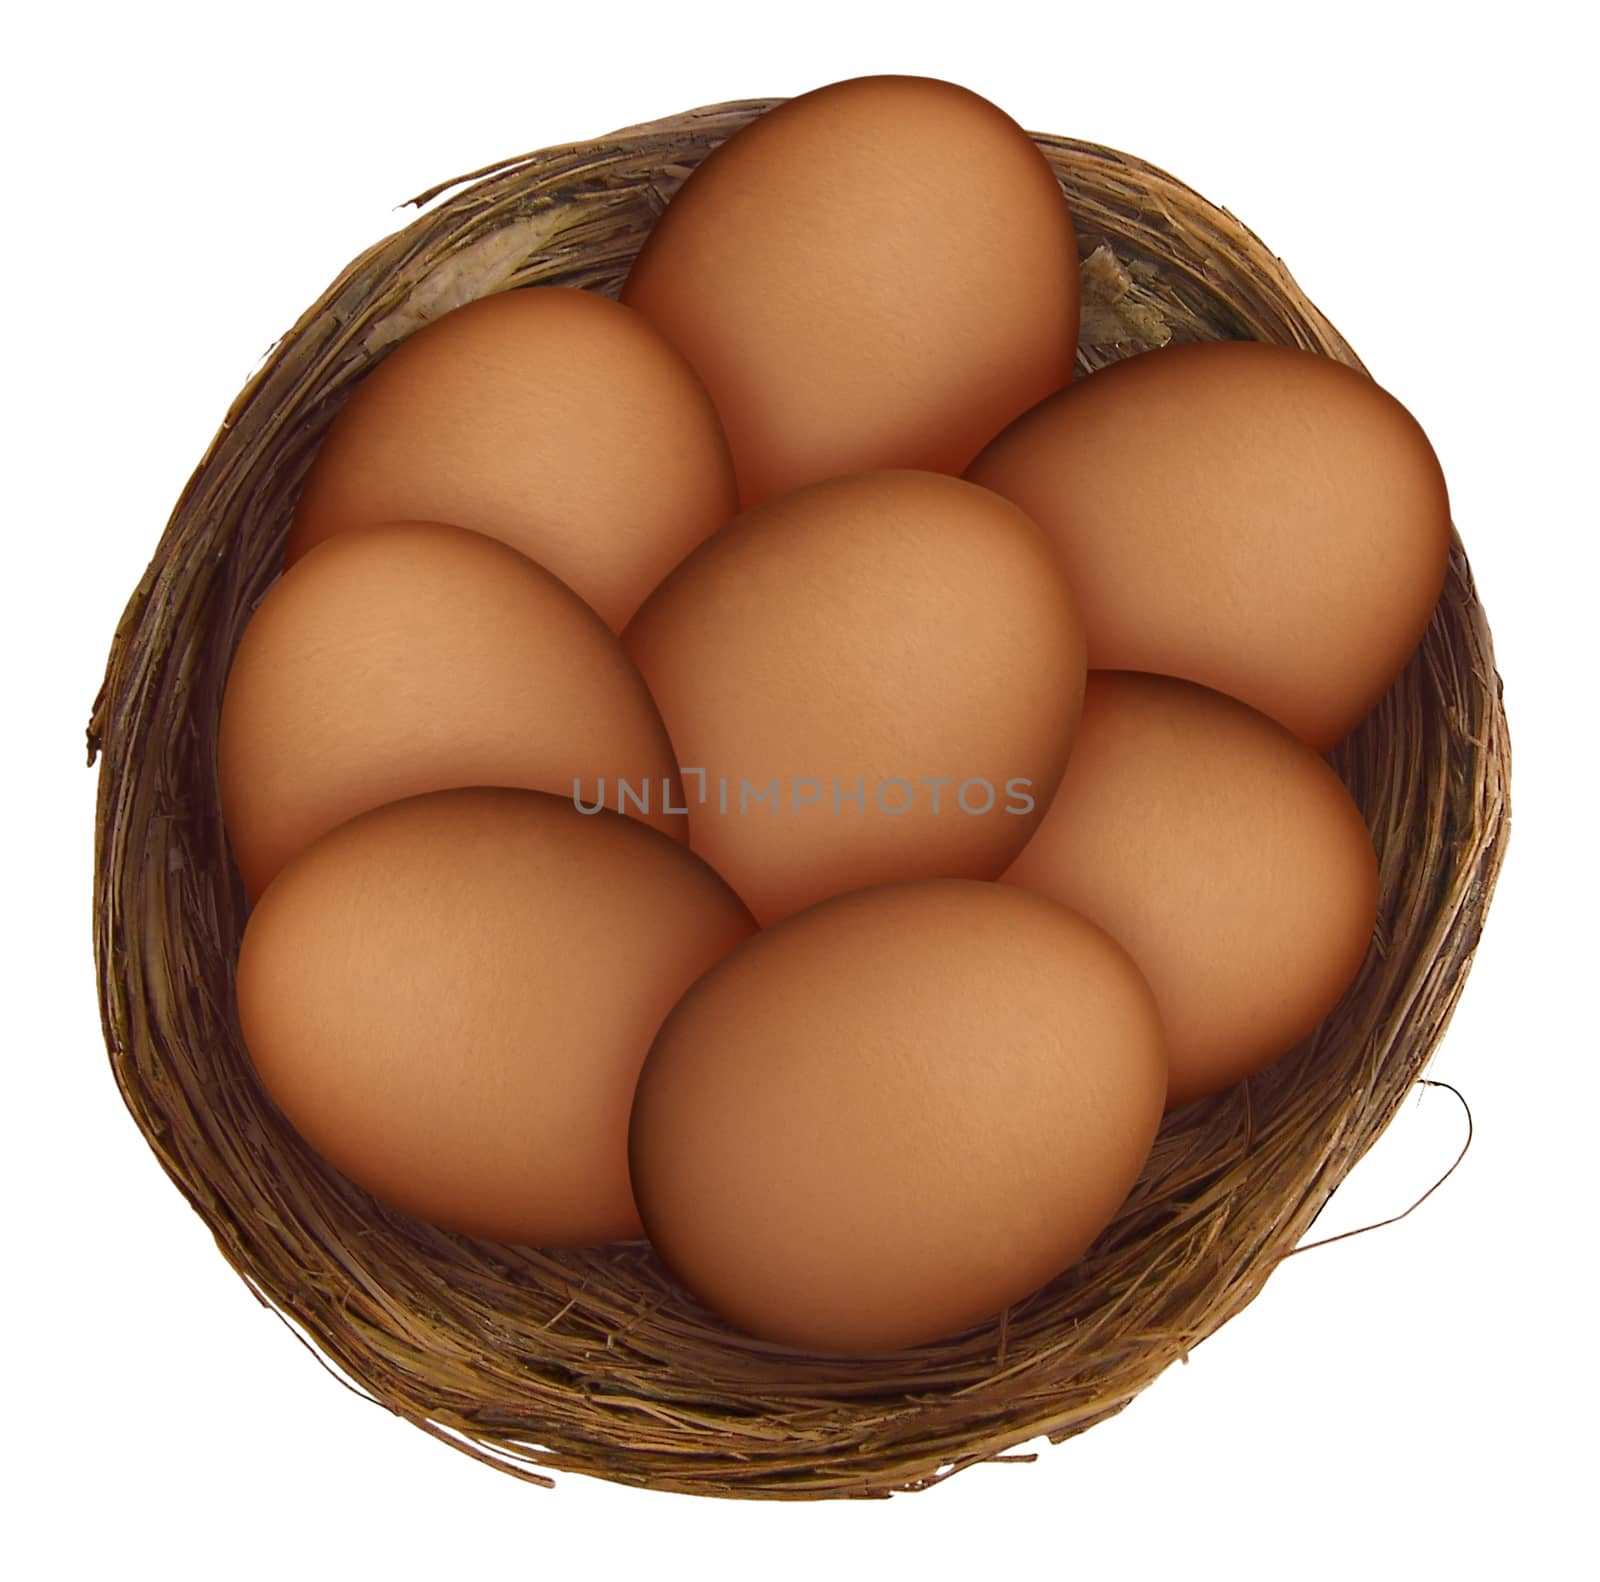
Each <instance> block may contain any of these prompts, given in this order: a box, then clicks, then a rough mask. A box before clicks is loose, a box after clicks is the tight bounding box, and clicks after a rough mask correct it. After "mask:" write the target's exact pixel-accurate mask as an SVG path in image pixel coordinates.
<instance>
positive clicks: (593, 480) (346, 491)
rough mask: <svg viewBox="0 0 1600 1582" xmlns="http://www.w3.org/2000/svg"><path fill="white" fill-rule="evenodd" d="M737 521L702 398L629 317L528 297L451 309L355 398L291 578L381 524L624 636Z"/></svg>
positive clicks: (327, 450) (312, 500) (295, 546)
mask: <svg viewBox="0 0 1600 1582" xmlns="http://www.w3.org/2000/svg"><path fill="white" fill-rule="evenodd" d="M736 508H737V492H736V490H735V487H734V479H733V470H732V462H731V459H730V457H729V454H728V447H727V441H726V439H725V438H724V436H723V433H722V429H721V427H720V425H719V424H718V422H717V417H716V413H715V411H714V410H713V408H712V405H711V402H710V400H709V398H708V397H707V395H706V391H705V388H704V386H702V385H701V383H700V381H699V380H698V379H697V378H696V377H695V375H694V373H693V372H692V371H691V369H690V368H689V366H688V364H687V363H685V362H684V360H683V358H682V357H681V356H680V355H679V354H678V353H677V352H676V351H674V350H673V349H672V347H670V346H669V345H668V344H667V343H666V342H665V341H664V340H662V338H661V337H660V336H659V335H658V334H657V333H656V332H655V331H654V330H653V329H651V327H650V326H649V324H647V323H646V322H645V321H644V319H642V318H641V317H640V316H639V315H638V314H637V313H635V312H633V311H632V310H631V309H629V308H625V307H622V306H621V305H620V304H618V303H616V302H612V301H610V300H609V299H608V298H606V297H602V296H598V295H596V294H595V293H593V292H587V291H574V290H569V289H567V288H564V287H557V286H534V287H529V288H526V289H523V290H517V291H506V292H501V293H499V294H498V295H496V296H490V297H484V298H481V299H480V300H478V301H476V302H471V303H468V304H467V305H466V306H465V307H461V308H457V309H455V310H454V311H453V312H451V313H447V314H445V315H444V316H443V317H442V318H440V319H437V320H435V321H434V322H433V323H432V324H430V325H428V326H427V327H426V328H425V329H422V330H419V331H417V332H416V333H415V334H413V335H411V336H410V337H408V338H407V339H406V340H404V341H402V342H401V344H400V345H399V346H398V347H397V348H396V349H395V350H394V351H392V352H391V353H390V354H389V355H388V357H386V358H385V359H384V360H383V361H382V362H381V363H379V364H378V365H377V367H376V368H374V369H373V370H372V371H371V372H370V373H369V374H367V375H366V377H365V378H364V379H363V380H362V381H361V383H360V384H359V385H357V386H356V388H355V390H354V392H353V393H352V394H351V396H350V398H349V400H348V401H347V402H346V404H345V406H344V407H343V408H342V410H341V411H340V412H339V414H338V416H337V417H336V418H335V419H334V421H333V423H332V425H331V426H330V428H329V430H328V432H327V434H326V435H325V436H324V437H323V440H322V443H321V445H320V447H319V448H318V450H317V455H316V459H315V461H314V462H313V463H312V466H311V471H310V474H309V475H308V477H307V479H306V483H305V487H304V490H303V491H302V493H301V496H300V500H299V503H298V505H297V506H296V509H295V516H294V525H293V528H292V530H291V532H290V534H289V543H288V549H287V563H288V564H290V565H293V564H294V562H295V561H296V560H297V559H298V558H299V557H300V556H301V555H303V554H304V553H305V552H306V551H307V550H308V549H310V548H311V547H312V545H314V544H317V543H320V542H321V541H322V540H323V539H325V538H327V537H328V536H329V535H331V534H333V533H337V532H342V531H344V530H346V529H347V528H351V527H357V526H360V525H362V524H364V523H370V522H383V521H399V520H414V521H434V522H453V523H455V524H456V525H458V526H460V527H469V528H472V529H474V530H475V531H477V532H480V533H487V534H488V535H489V536H490V537H491V538H498V539H500V540H501V541H502V542H504V543H507V544H510V545H511V546H512V547H513V548H514V549H519V550H521V551H522V553H523V554H525V555H527V556H529V557H530V558H531V559H533V560H536V561H538V562H539V564H540V565H542V566H545V567H547V568H548V569H549V570H551V571H553V572H554V573H555V574H556V576H558V577H560V578H561V580H562V581H563V582H565V583H567V584H568V585H569V586H570V587H571V588H572V589H573V590H574V591H575V592H577V594H578V595H579V596H580V597H581V598H583V599H585V600H586V601H587V602H588V603H589V604H591V605H592V606H593V607H594V608H595V609H596V610H598V611H599V613H600V615H601V617H602V618H603V619H604V620H605V622H606V623H607V625H609V626H610V627H611V628H612V630H614V631H618V630H620V629H621V628H622V626H623V625H624V624H625V623H626V621H627V619H628V617H629V616H630V615H632V614H633V612H634V610H635V609H637V608H638V605H639V602H640V600H642V599H643V598H644V596H645V595H646V594H647V593H648V592H649V591H650V590H651V589H652V588H653V587H654V586H655V585H656V584H657V583H658V582H659V581H660V580H661V579H662V578H663V577H664V576H666V574H667V573H668V572H669V571H670V570H671V569H672V568H673V566H675V565H676V564H677V563H678V561H680V560H682V559H683V557H684V556H685V555H686V554H688V553H689V551H690V550H691V549H693V548H694V546H695V545H696V544H698V543H699V542H700V540H701V539H703V538H705V537H706V536H707V534H709V533H712V532H714V531H715V530H716V529H717V528H718V527H720V526H721V525H722V524H723V523H724V522H725V521H727V519H728V518H729V517H730V516H732V515H733V513H734V511H735V510H736Z"/></svg>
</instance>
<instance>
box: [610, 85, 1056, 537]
mask: <svg viewBox="0 0 1600 1582" xmlns="http://www.w3.org/2000/svg"><path fill="white" fill-rule="evenodd" d="M622 300H623V301H624V302H626V303H627V304H628V305H629V306H630V307H634V308H637V309H638V310H639V311H640V312H641V313H642V314H643V315H644V316H645V317H646V318H647V319H649V320H650V322H651V323H652V324H654V325H655V326H656V327H657V328H658V329H659V330H660V331H661V332H662V333H663V334H664V335H665V336H666V337H667V339H668V340H670V341H671V342H672V343H673V344H674V345H675V346H677V347H678V348H679V350H681V351H682V352H683V353H684V355H685V356H686V357H687V358H688V359H689V361H690V362H691V363H692V364H693V365H694V367H695V369H696V370H697V371H698V373H699V374H700V377H701V378H702V379H704V380H705V382H706V386H707V388H708V389H709V390H710V391H711V395H712V399H713V400H714V401H715V403H716V406H717V410H718V412H719V413H720V414H721V416H722V421H723V425H724V427H725V428H726V430H727V433H728V438H729V441H730V443H731V444H732V447H733V455H734V463H735V466H736V468H737V470H738V477H739V492H740V499H741V502H742V503H743V504H745V505H751V504H754V503H755V502H757V501H759V500H763V499H765V498H766V497H767V496H768V495H772V494H778V493H781V492H782V491H784V490H788V489H793V488H797V487H799V486H800V485H802V484H807V483H813V482H815V481H817V480H818V479H820V478H827V477H832V476H835V475H836V474H839V473H846V472H862V471H867V470H870V469H875V468H883V467H918V468H927V469H930V470H933V471H944V472H960V471H961V469H962V468H963V467H965V466H966V465H967V463H968V462H969V461H971V460H972V458H973V457H974V456H975V455H976V454H977V452H978V450H979V448H980V447H981V446H982V445H983V444H984V443H985V441H987V440H988V439H989V438H990V437H991V436H992V435H993V434H994V433H995V432H996V431H997V430H999V429H1000V428H1001V427H1002V426H1003V425H1005V424H1006V423H1008V422H1010V421H1011V419H1012V418H1014V417H1016V416H1017V415H1018V414H1019V413H1020V412H1023V411H1025V410H1026V409H1027V408H1028V407H1030V406H1032V405H1033V404H1034V402H1036V401H1039V400H1041V399H1042V398H1043V397H1044V396H1046V395H1048V394H1049V393H1050V392H1051V391H1052V390H1057V389H1059V388H1060V387H1061V386H1062V385H1064V384H1065V383H1066V382H1067V380H1068V379H1069V378H1070V377H1071V375H1072V365H1073V358H1074V354H1075V351H1076V346H1077V335H1078V253H1077V246H1076V243H1075V241H1074V238H1073V232H1072V222H1071V220H1070V218H1069V217H1068V214H1067V209H1066V204H1065V202H1064V201H1063V199H1062V195H1061V189H1060V187H1059V186H1058V185H1057V183H1056V179H1055V176H1054V174H1053V173H1052V171H1051V169H1050V167H1049V165H1048V164H1047V163H1046V162H1045V159H1044V156H1043V155H1042V154H1041V153H1040V152H1039V150H1038V149H1037V148H1036V147H1035V146H1034V144H1033V142H1032V140H1031V139H1030V138H1029V137H1028V135H1027V134H1026V133H1025V132H1024V131H1023V130H1022V129H1021V128H1020V127H1019V126H1018V125H1017V124H1016V122H1015V121H1013V120H1012V119H1011V118H1010V117H1009V116H1008V115H1006V114H1004V113H1003V112H1002V111H1000V110H998V109H996V107H995V106H994V105H992V104H990V103H989V102H988V101H987V100H986V99H981V98H979V97H978V96H977V95H976V94H974V93H970V92H969V91H968V90H966V89H965V88H959V87H956V86H955V85H954V84H952V83H948V82H937V81H933V80H931V79H928V78H924V77H861V78H856V79H854V80H852V81H849V82H840V83H835V84H833V85H832V86H830V87H826V88H819V89H817V90H816V91H815V92H813V93H808V94H804V95H802V96H801V97H800V98H798V99H792V100H790V101H789V102H788V103H787V104H783V105H780V106H778V107H777V108H775V109H772V110H769V111H768V112H767V113H766V114H764V115H762V116H761V117H760V118H759V119H758V120H756V121H754V122H752V123H751V124H750V125H749V126H747V127H746V128H744V129H743V130H742V131H740V132H738V133H736V134H735V135H734V136H733V137H732V138H730V139H729V140H728V142H726V143H725V144H723V145H722V147H720V148H719V149H717V150H716V151H715V152H713V153H712V154H711V156H710V157H709V158H708V159H707V160H706V161H705V162H704V163H703V164H702V165H701V166H700V167H699V169H698V170H697V171H695V173H694V174H693V175H692V176H690V177H689V179H688V180H687V181H686V182H685V183H684V185H683V187H682V189H681V190H680V191H679V192H678V194H677V196H676V197H674V198H673V200H672V201H671V203H670V204H669V205H668V206H667V210H666V212H665V214H663V215H662V217H661V218H660V219H659V220H658V221H657V222H656V224H655V226H654V228H653V230H652V231H651V233H650V236H649V237H648V239H647V240H646V242H645V244H644V247H643V249H642V250H641V251H640V254H639V257H638V259H637V261H636V262H635V264H634V266H633V270H632V272H631V273H630V275H629V276H628V280H627V283H626V285H625V286H624V287H623V291H622Z"/></svg>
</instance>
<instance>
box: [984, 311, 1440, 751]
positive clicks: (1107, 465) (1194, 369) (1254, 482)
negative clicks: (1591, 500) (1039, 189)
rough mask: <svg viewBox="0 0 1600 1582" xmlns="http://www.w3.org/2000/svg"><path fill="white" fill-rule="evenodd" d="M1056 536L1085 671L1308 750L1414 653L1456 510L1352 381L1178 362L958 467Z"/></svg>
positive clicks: (1113, 369)
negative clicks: (1173, 683)
mask: <svg viewBox="0 0 1600 1582" xmlns="http://www.w3.org/2000/svg"><path fill="white" fill-rule="evenodd" d="M967 476H968V477H969V478H970V479H972V480H973V481H974V482H975V483H981V484H982V485H984V487H985V488H989V489H994V490H997V491H998V492H999V493H1001V494H1003V495H1005V496H1006V497H1007V498H1008V499H1011V500H1015V501H1016V503H1017V504H1018V505H1020V506H1021V507H1022V508H1023V510H1025V511H1026V512H1028V514H1029V515H1030V516H1032V517H1033V518H1034V519H1035V520H1036V521H1037V522H1038V523H1039V525H1040V526H1041V527H1043V528H1044V529H1045V531H1046V532H1047V533H1049V534H1050V536H1051V537H1052V538H1053V539H1054V541H1055V543H1056V546H1057V548H1058V549H1059V550H1060V552H1061V556H1062V561H1063V563H1064V564H1065V566H1066V568H1067V576H1068V578H1069V579H1070V581H1071V583H1072V587H1073V591H1074V592H1075V593H1076V594H1077V596H1078V599H1079V602H1080V604H1081V605H1082V608H1083V611H1084V621H1085V625H1086V627H1087V631H1088V639H1089V664H1090V666H1091V667H1092V668H1094V669H1111V670H1149V671H1155V672H1158V673H1160V674H1162V675H1172V676H1184V677H1187V678H1188V679H1189V680H1191V681H1198V682H1200V683H1202V684H1204V685H1206V686H1209V687H1215V688H1216V689H1218V690H1219V691H1222V692H1226V693H1229V694H1230V695H1231V696H1233V697H1237V698H1242V699H1243V700H1244V701H1245V702H1246V703H1249V704H1250V705H1251V706H1252V707H1254V708H1257V709H1260V710H1261V711H1262V712H1263V713H1266V714H1270V715H1271V716H1272V717H1273V718H1274V719H1276V720H1279V721H1280V722H1282V723H1283V724H1284V725H1287V726H1288V727H1289V729H1290V730H1292V731H1294V732H1295V734H1296V735H1298V736H1300V737H1302V738H1303V739H1304V740H1305V741H1308V742H1310V743H1311V745H1312V746H1314V747H1316V748H1317V749H1318V750H1319V751H1326V750H1327V749H1328V748H1329V747H1331V746H1333V744H1334V743H1335V742H1337V741H1338V740H1339V739H1340V738H1341V737H1343V736H1345V735H1346V734H1347V733H1348V732H1349V731H1350V730H1351V728H1352V727H1353V726H1355V725H1356V724H1357V723H1359V722H1360V720H1361V719H1362V718H1363V716H1364V715H1366V713H1367V712H1368V711H1369V710H1370V709H1371V708H1372V706H1373V704H1374V703H1376V702H1377V701H1378V699H1379V698H1380V697H1382V695H1383V694H1384V692H1385V691H1387V690H1388V687H1389V684H1390V683H1391V682H1392V681H1393V680H1394V678H1395V676H1396V675H1398V674H1399V672H1400V670H1401V669H1402V668H1403V667H1404V665H1405V662H1406V660H1407V659H1408V658H1410V656H1411V653H1412V651H1413V650H1414V649H1415V648H1416V646H1417V642H1418V640H1419V639H1420V638H1421V636H1422V633H1423V629H1424V628H1425V627H1426V626H1427V623H1428V618H1429V616H1430V615H1431V614H1432V612H1433V608H1434V605H1435V604H1436V603H1437V602H1438V598H1439V590H1440V588H1441V587H1442V586H1443V583H1444V574H1445V564H1446V560H1447V558H1448V555H1449V547H1450V506H1449V501H1448V499H1447V498H1446V495H1445V484H1444V477H1443V475H1442V474H1441V473H1440V471H1439V463H1438V460H1437V459H1436V458H1435V456H1434V454H1433V450H1432V448H1431V447H1430V446H1429V444H1428V440H1427V436H1426V435H1424V434H1423V432H1422V430H1421V429H1420V428H1419V427H1418V426H1417V423H1416V421H1415V420H1414V419H1413V418H1412V417H1411V415H1410V413H1408V412H1407V411H1406V410H1405V408H1404V407H1402V406H1401V405H1400V403H1399V402H1398V401H1396V400H1395V399H1394V398H1393V397H1392V396H1390V395H1388V394H1386V393H1385V392H1384V391H1383V390H1381V389H1379V387H1378V386H1377V385H1376V384H1374V383H1373V382H1372V381H1371V380H1370V379H1368V378H1367V377H1366V376H1365V375H1364V374H1359V373H1356V372H1355V371H1354V370H1352V369H1349V368H1346V367H1343V366H1342V365H1341V364H1339V363H1335V362H1333V361H1331V360H1329V359H1328V358H1326V357H1319V356H1316V355H1314V354H1313V353H1311V352H1303V351H1296V350H1293V349H1291V348H1288V347H1283V346H1267V345H1260V344H1257V343H1255V342H1249V341H1223V342H1216V343H1208V344H1203V345H1190V346H1173V347H1168V348H1166V349H1164V350H1162V351H1155V352H1146V353H1144V354H1142V355H1140V356H1137V357H1130V358H1127V359H1126V360H1124V361H1122V362H1119V363H1114V364H1112V365H1111V366H1110V367H1109V368H1105V369H1102V370H1101V371H1100V372H1098V373H1095V374H1092V375H1090V376H1089V378H1087V379H1084V380H1081V381H1079V383H1078V384H1077V385H1075V386H1074V387H1073V388H1072V389H1071V390H1069V391H1066V392H1064V393H1063V394H1061V395H1059V396H1056V397H1053V398H1052V399H1051V400H1049V401H1046V402H1045V403H1044V404H1043V405H1041V406H1039V407H1036V408H1035V409H1034V410H1033V411H1032V412H1029V413H1028V414H1027V415H1026V416H1025V417H1022V418H1020V419H1018V421H1017V422H1015V423H1014V424H1012V426H1011V427H1010V428H1009V429H1007V430H1006V432H1005V433H1003V434H1002V435H1000V437H999V438H998V439H996V440H995V441H994V443H993V444H992V445H990V446H989V447H988V449H987V450H985V451H984V453H983V454H982V455H981V456H980V457H978V459H977V460H976V461H975V462H974V463H973V465H972V466H971V467H970V468H969V469H968V471H967Z"/></svg>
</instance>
